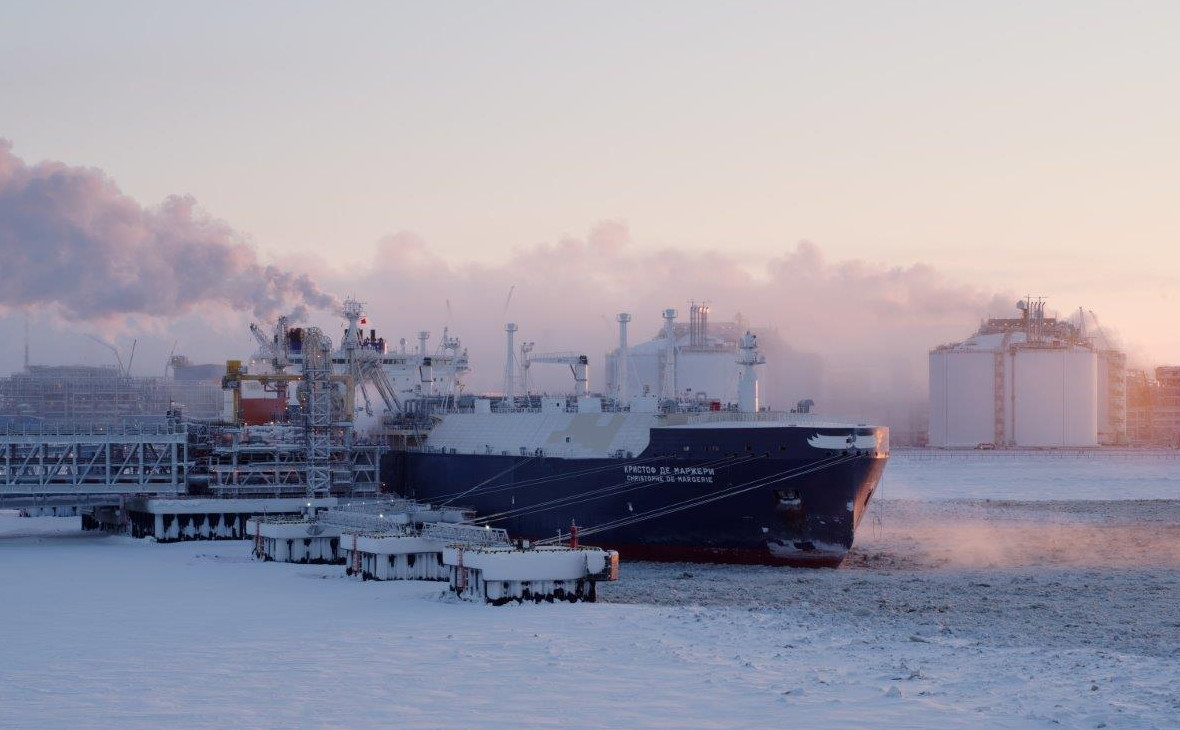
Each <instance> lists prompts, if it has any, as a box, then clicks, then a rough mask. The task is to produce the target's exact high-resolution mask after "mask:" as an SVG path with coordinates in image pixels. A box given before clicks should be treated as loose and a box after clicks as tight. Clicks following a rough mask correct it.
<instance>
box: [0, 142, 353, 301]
mask: <svg viewBox="0 0 1180 730" xmlns="http://www.w3.org/2000/svg"><path fill="white" fill-rule="evenodd" d="M0 267H2V269H3V276H0V308H3V307H17V306H29V305H43V306H47V307H50V308H52V309H54V310H56V311H57V313H59V314H60V315H62V316H63V317H65V318H67V319H72V320H90V321H103V320H110V319H112V318H115V317H118V316H122V315H132V314H134V315H147V316H151V317H173V316H177V315H181V314H185V313H188V312H191V311H194V310H197V309H201V308H204V307H206V306H208V305H222V306H226V307H230V308H232V309H235V310H239V311H249V312H252V313H253V314H254V316H256V317H270V316H273V315H274V314H276V313H278V312H281V311H286V312H294V314H295V315H296V316H297V317H298V316H302V315H304V314H306V312H307V310H308V309H322V308H327V307H331V306H332V305H333V304H334V299H333V297H331V296H330V295H328V294H326V293H324V292H323V291H321V290H320V289H319V287H317V286H316V284H315V283H314V282H312V281H311V280H310V279H309V278H308V277H307V276H306V275H305V274H295V273H293V272H290V271H286V270H283V269H281V268H279V267H276V266H269V265H265V264H263V263H261V262H260V261H259V260H258V256H257V253H256V252H255V250H254V249H253V248H252V247H251V246H250V245H248V244H247V243H245V242H244V241H243V239H242V237H241V236H240V235H239V234H237V233H236V232H235V231H234V230H233V229H232V228H230V227H229V226H228V225H227V224H226V223H225V222H223V221H219V220H216V219H214V218H211V217H209V216H208V215H206V214H205V213H204V212H203V211H201V209H200V208H199V207H198V206H197V204H196V201H195V200H193V198H191V197H188V196H170V197H169V198H167V199H166V200H165V201H164V202H163V203H162V204H161V205H159V206H157V207H153V208H144V207H142V206H141V205H139V203H137V202H136V201H134V200H132V199H131V198H130V197H128V196H126V195H124V194H123V193H122V192H121V191H120V190H119V188H118V187H117V186H116V185H115V183H114V182H113V181H112V180H111V179H110V178H109V177H107V176H106V175H105V174H104V173H103V172H102V171H101V170H96V169H93V168H81V167H69V166H67V165H65V164H62V163H60V162H42V163H39V164H36V165H27V164H25V162H24V161H23V160H21V159H20V158H19V157H17V156H15V155H14V154H12V145H11V143H10V142H8V141H7V140H3V139H0Z"/></svg>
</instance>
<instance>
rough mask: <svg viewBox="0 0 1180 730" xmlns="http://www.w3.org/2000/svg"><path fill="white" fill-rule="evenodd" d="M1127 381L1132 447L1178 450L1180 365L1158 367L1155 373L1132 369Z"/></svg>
mask: <svg viewBox="0 0 1180 730" xmlns="http://www.w3.org/2000/svg"><path fill="white" fill-rule="evenodd" d="M1153 375H1154V377H1153ZM1126 382H1127V436H1128V441H1129V442H1130V443H1131V445H1133V446H1166V447H1169V448H1180V366H1175V365H1165V366H1161V367H1157V368H1156V369H1155V371H1154V374H1149V373H1147V372H1145V371H1143V370H1132V371H1129V372H1128V373H1127V380H1126Z"/></svg>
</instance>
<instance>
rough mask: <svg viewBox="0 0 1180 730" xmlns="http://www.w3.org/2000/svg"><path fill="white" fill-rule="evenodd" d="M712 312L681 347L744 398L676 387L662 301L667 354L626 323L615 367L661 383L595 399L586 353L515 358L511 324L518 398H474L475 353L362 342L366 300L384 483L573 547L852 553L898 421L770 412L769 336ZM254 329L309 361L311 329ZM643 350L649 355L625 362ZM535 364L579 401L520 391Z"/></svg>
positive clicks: (353, 348)
mask: <svg viewBox="0 0 1180 730" xmlns="http://www.w3.org/2000/svg"><path fill="white" fill-rule="evenodd" d="M706 314H707V309H703V308H701V307H698V306H696V305H694V309H693V324H692V325H690V328H689V330H687V332H688V334H687V335H686V339H685V340H684V341H685V342H689V341H691V342H694V343H696V348H695V349H691V348H689V349H687V350H685V352H688V353H690V354H692V355H694V356H698V357H697V358H696V360H694V369H693V372H696V373H701V372H704V371H705V369H702V368H701V367H700V366H701V363H702V362H706V361H707V363H708V367H709V368H712V370H713V371H714V372H723V373H724V374H726V375H730V376H732V375H736V376H737V377H736V396H737V397H736V402H734V403H725V402H723V401H722V400H721V399H714V398H708V397H705V394H704V393H702V392H701V391H702V389H701V387H700V386H699V385H697V384H695V383H683V384H678V383H677V370H676V365H677V359H678V357H679V356H680V352H681V351H680V350H679V349H678V346H677V342H678V341H679V340H678V337H680V334H681V333H682V331H683V329H677V327H679V326H680V325H677V324H676V323H675V322H674V319H675V311H674V310H666V311H665V312H664V319H665V328H664V332H663V335H662V338H657V340H654V341H653V342H654V343H656V350H658V351H653V350H652V348H647V350H642V349H640V348H635V349H632V348H628V347H627V343H626V324H627V322H629V321H630V317H629V315H625V314H624V315H619V318H618V319H619V323H620V347H619V349H618V351H617V353H616V354H615V355H614V356H613V357H614V361H613V365H614V368H615V370H617V371H618V372H619V373H624V374H625V373H627V372H628V371H629V370H631V371H634V370H642V369H643V367H646V368H647V370H646V371H644V372H645V373H646V374H645V375H644V376H643V380H649V379H651V380H654V381H658V383H659V385H658V386H657V387H656V388H655V389H654V390H656V392H655V393H653V392H651V391H652V390H653V389H652V388H650V387H643V388H642V389H641V390H642V392H640V393H639V394H637V395H631V394H630V393H629V392H628V390H629V387H628V386H629V383H628V379H627V378H626V377H623V378H621V379H620V378H617V377H616V378H615V383H616V385H615V386H614V387H609V386H608V389H609V390H610V391H611V392H610V394H609V395H608V396H602V395H594V394H591V393H590V391H589V385H588V383H589V379H588V377H587V372H588V366H589V359H588V358H587V357H586V356H585V355H582V354H577V353H554V354H549V355H534V354H532V353H531V344H530V343H525V344H524V345H522V346H521V348H520V356H519V357H520V360H519V361H518V360H517V359H516V353H517V349H516V347H515V346H514V344H513V339H512V338H513V334H514V333H515V332H516V326H515V325H512V324H510V325H508V326H507V327H506V332H507V334H508V347H507V353H508V358H507V362H506V365H505V389H504V393H503V394H500V395H496V396H492V397H483V396H470V395H462V388H461V382H460V377H461V376H462V375H464V374H466V372H467V355H466V351H465V350H463V349H462V348H461V346H460V344H459V341H458V340H457V339H456V338H453V337H450V336H448V335H445V334H444V337H443V343H442V344H441V346H440V348H439V350H438V351H437V352H434V353H430V352H428V351H427V349H426V340H427V338H428V336H429V333H427V332H421V333H419V337H418V347H417V349H416V350H415V349H412V348H408V347H407V344H406V342H405V341H404V340H403V341H402V342H401V345H400V348H398V349H391V348H390V347H388V346H386V344H385V340H384V339H383V338H379V337H378V336H377V333H376V332H375V331H374V330H370V331H369V334H368V335H367V336H366V334H365V330H364V329H363V325H365V324H367V319H366V318H365V317H364V314H363V312H362V310H361V306H360V305H359V303H357V302H354V301H349V302H347V303H346V305H345V309H344V315H345V317H346V318H347V320H348V325H347V327H346V329H345V332H344V334H343V338H342V341H341V344H340V348H339V349H338V350H337V351H336V352H335V353H333V363H334V367H335V368H336V369H337V370H338V371H339V372H341V373H348V374H350V375H351V376H352V378H353V382H355V383H356V384H357V386H358V387H359V389H360V393H361V395H362V399H361V400H362V401H363V403H364V408H365V410H367V411H370V412H371V405H370V404H371V400H370V397H369V391H374V392H375V393H377V394H378V395H379V396H380V399H381V400H382V401H383V402H384V404H385V406H386V413H385V415H384V417H383V419H382V425H381V428H382V431H383V433H384V434H385V436H386V437H388V439H389V443H390V445H391V446H392V447H393V448H392V450H391V451H390V452H389V453H388V454H387V455H386V456H385V457H384V458H383V459H382V463H381V479H382V482H383V484H384V489H386V490H389V491H393V492H396V493H397V494H399V495H401V496H403V497H409V498H414V499H418V500H421V501H426V502H431V503H434V504H442V505H451V506H455V507H468V508H471V509H473V510H474V511H475V513H476V514H477V515H478V517H477V518H476V519H477V521H479V522H480V523H482V524H485V525H488V526H489V527H497V528H504V529H506V530H507V531H508V533H509V534H511V535H512V536H514V537H517V538H522V539H528V540H531V541H551V542H555V541H559V540H562V541H564V540H567V539H569V538H570V534H571V532H572V530H573V529H574V526H576V527H577V529H578V532H579V533H580V535H581V536H584V537H585V538H587V539H590V540H592V541H593V543H594V544H596V545H601V546H604V547H609V548H613V549H616V550H618V551H619V552H620V554H622V555H623V556H624V557H625V558H627V559H652V560H689V561H703V562H734V563H764V564H795V565H836V564H839V562H840V561H841V560H842V559H843V558H844V556H845V554H846V553H847V552H848V550H849V548H850V547H851V546H852V543H853V538H854V535H855V531H856V527H857V525H858V524H859V523H860V521H861V519H862V518H863V516H864V514H865V511H866V509H867V506H868V503H869V500H870V498H871V497H872V495H873V491H874V490H875V489H876V486H877V484H878V482H879V480H880V478H881V474H882V472H883V471H884V469H885V464H886V461H887V460H888V458H889V432H888V429H886V428H882V427H874V426H869V425H865V424H858V423H852V422H830V421H824V420H820V419H819V418H818V417H817V416H815V415H812V414H809V413H805V412H791V413H780V412H774V411H769V410H766V409H764V408H763V407H762V406H761V403H760V402H759V389H758V379H757V374H756V368H757V367H758V366H760V365H762V364H764V362H765V358H764V357H763V356H762V354H761V352H760V351H759V348H758V341H757V337H756V335H755V334H753V333H752V332H750V331H745V333H744V334H742V335H740V336H738V335H737V334H736V333H733V335H734V336H733V337H730V339H727V340H724V341H722V338H718V337H709V336H707V330H708V327H707V320H706V318H705V316H706ZM698 315H699V316H698ZM255 334H256V336H257V337H258V339H259V342H260V345H261V346H262V350H261V351H260V353H259V357H261V358H265V359H266V360H269V361H270V363H271V364H272V365H273V366H274V367H275V368H276V369H279V370H281V369H282V368H284V367H292V366H293V367H296V368H298V367H299V366H300V363H301V354H302V353H301V343H300V342H299V337H298V335H299V331H298V330H297V329H290V328H287V327H286V325H285V323H284V322H282V321H280V323H279V327H278V328H277V330H276V332H275V335H274V337H273V338H271V339H269V340H268V339H267V338H265V337H263V336H261V334H260V332H259V331H257V330H256V332H255ZM727 336H728V335H727ZM649 344H651V343H649ZM640 353H643V356H645V357H647V364H646V366H636V365H635V364H630V365H629V364H628V358H629V357H632V356H634V358H635V359H636V360H638V359H639V358H640V356H641V355H640ZM702 353H704V354H702ZM685 360H686V362H687V360H688V357H687V356H686V357H685ZM534 363H550V364H560V365H567V366H569V368H570V370H571V371H572V372H573V375H574V381H575V392H574V394H572V395H562V396H545V395H535V394H527V393H526V394H525V395H520V396H518V395H516V393H515V392H514V390H515V385H516V383H517V377H516V375H517V374H519V373H521V372H524V373H527V372H528V368H529V365H530V364H534ZM656 370H659V371H660V372H658V373H655V375H653V374H652V373H653V372H654V371H656ZM616 375H617V373H616ZM730 380H731V381H732V380H733V378H730ZM681 385H682V386H685V387H680V386H681ZM690 385H691V386H694V388H695V389H694V390H692V391H690V390H689V388H688V387H687V386H690ZM727 387H728V386H727ZM637 389H638V388H637ZM522 390H526V391H527V387H526V388H524V389H522ZM800 405H801V406H802V405H804V404H800ZM800 410H806V409H805V408H804V409H800Z"/></svg>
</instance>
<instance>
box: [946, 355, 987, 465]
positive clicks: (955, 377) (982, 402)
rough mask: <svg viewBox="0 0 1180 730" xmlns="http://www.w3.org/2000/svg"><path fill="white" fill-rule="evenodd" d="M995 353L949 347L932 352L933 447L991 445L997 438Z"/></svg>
mask: <svg viewBox="0 0 1180 730" xmlns="http://www.w3.org/2000/svg"><path fill="white" fill-rule="evenodd" d="M995 415H996V405H995V357H994V353H993V352H992V350H986V349H985V350H970V349H966V348H960V347H958V346H956V347H949V348H940V349H937V350H932V351H931V352H930V445H931V446H935V447H950V448H954V447H971V448H974V447H976V446H979V445H980V444H989V443H992V442H993V441H994V440H995V434H996V420H995Z"/></svg>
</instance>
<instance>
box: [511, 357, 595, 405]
mask: <svg viewBox="0 0 1180 730" xmlns="http://www.w3.org/2000/svg"><path fill="white" fill-rule="evenodd" d="M522 350H523V348H522ZM523 355H524V358H523V360H522V365H523V366H524V373H525V378H526V381H527V378H528V372H529V366H530V365H532V364H533V363H546V364H550V365H569V368H570V372H572V373H573V374H574V395H577V396H585V395H590V358H588V357H586V356H585V355H583V354H581V353H578V352H548V353H540V354H537V355H534V354H533V353H532V348H529V349H528V350H523Z"/></svg>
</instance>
